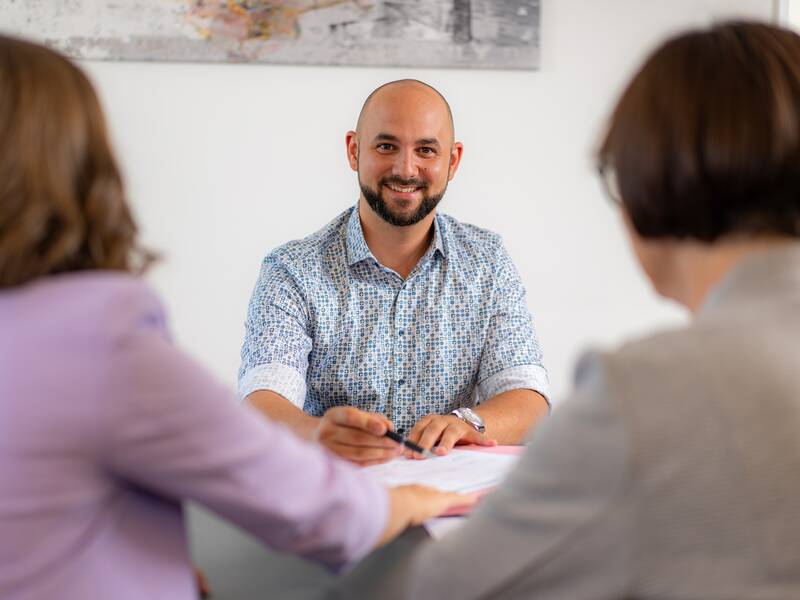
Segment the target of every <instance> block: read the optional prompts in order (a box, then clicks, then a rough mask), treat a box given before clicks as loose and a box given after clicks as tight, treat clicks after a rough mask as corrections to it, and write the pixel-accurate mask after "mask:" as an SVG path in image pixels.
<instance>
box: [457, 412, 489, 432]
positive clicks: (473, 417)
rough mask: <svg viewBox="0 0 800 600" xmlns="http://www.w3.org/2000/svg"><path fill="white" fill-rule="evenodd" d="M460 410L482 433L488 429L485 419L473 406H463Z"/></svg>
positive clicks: (466, 419)
mask: <svg viewBox="0 0 800 600" xmlns="http://www.w3.org/2000/svg"><path fill="white" fill-rule="evenodd" d="M460 412H461V414H462V415H464V420H465V421H467V422H468V423H469V424H470V425H472V426H473V427H474V428H475V429H477V430H478V431H479V432H480V433H483V432H484V431H485V430H486V425H485V424H484V422H483V419H482V418H481V416H480V415H479V414H478V413H476V412H475V411H474V410H472V409H471V408H462V409H460Z"/></svg>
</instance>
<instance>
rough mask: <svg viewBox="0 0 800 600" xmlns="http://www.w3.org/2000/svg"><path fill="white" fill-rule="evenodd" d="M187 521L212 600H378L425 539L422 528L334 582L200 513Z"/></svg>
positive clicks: (196, 511) (309, 565)
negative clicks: (353, 599) (376, 599)
mask: <svg viewBox="0 0 800 600" xmlns="http://www.w3.org/2000/svg"><path fill="white" fill-rule="evenodd" d="M188 517H189V539H190V541H191V548H192V557H193V559H194V561H195V564H196V566H197V567H199V568H200V569H202V570H203V572H204V573H205V574H206V577H207V579H208V582H209V585H210V587H211V591H212V594H213V598H214V600H259V599H262V598H263V599H265V600H266V599H268V598H269V599H280V600H321V599H323V598H331V599H332V598H336V599H342V600H344V599H346V598H380V597H381V596H382V595H383V594H381V593H380V590H381V589H384V590H385V589H386V586H391V587H394V586H392V584H391V573H390V572H391V571H394V570H395V567H397V566H399V565H400V564H401V563H403V562H404V559H405V558H407V557H408V556H410V555H411V553H412V551H413V549H414V548H415V547H416V546H417V545H419V544H420V543H421V542H423V541H424V540H426V539H428V534H427V532H426V531H425V530H424V529H423V528H421V527H417V528H414V529H411V530H409V531H407V532H406V533H404V534H403V535H401V536H400V537H399V538H398V539H396V540H395V541H394V542H392V543H391V544H388V545H387V546H385V547H383V548H380V549H379V550H377V551H375V552H373V553H372V554H370V555H369V556H367V558H366V559H364V560H363V561H362V562H361V563H359V564H358V565H357V566H356V567H355V568H354V569H353V570H352V571H350V572H349V573H347V575H346V576H344V577H340V578H337V577H335V576H334V575H332V574H330V573H329V572H328V571H326V570H325V569H324V568H322V567H320V566H318V565H315V564H314V563H311V562H308V561H305V560H302V559H299V558H296V557H293V556H287V555H284V554H278V553H276V552H273V551H271V550H269V549H268V548H266V547H265V546H263V545H262V544H261V543H260V542H258V541H256V540H255V539H253V538H251V537H250V536H248V535H246V534H244V533H242V532H241V531H240V530H239V529H237V528H236V527H234V526H233V525H230V524H228V523H227V522H225V521H223V520H222V519H219V518H218V517H216V516H215V515H213V514H211V513H208V512H206V511H205V510H203V509H201V508H198V507H196V506H190V508H189V511H188ZM398 572H399V571H398Z"/></svg>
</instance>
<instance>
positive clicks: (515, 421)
mask: <svg viewBox="0 0 800 600" xmlns="http://www.w3.org/2000/svg"><path fill="white" fill-rule="evenodd" d="M548 410H549V409H548V404H547V400H545V399H544V396H542V395H541V394H539V393H538V392H534V391H533V390H527V389H519V390H509V391H507V392H503V393H502V394H497V396H494V397H492V398H489V400H487V401H486V402H483V403H481V404H480V405H479V406H477V407H476V408H475V412H477V413H478V414H479V415H480V416H481V418H483V421H484V423H485V424H486V436H487V437H489V438H492V439H495V440H497V443H498V444H519V443H521V442H522V440H523V439H524V438H525V436H526V434H527V433H528V431H530V430H531V429H532V428H533V427H535V426H536V425H537V424H538V423H539V422H540V421H541V420H542V419H544V417H546V416H547V413H548Z"/></svg>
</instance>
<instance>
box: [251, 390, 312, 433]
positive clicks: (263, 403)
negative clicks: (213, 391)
mask: <svg viewBox="0 0 800 600" xmlns="http://www.w3.org/2000/svg"><path fill="white" fill-rule="evenodd" d="M245 402H247V404H249V405H250V406H252V407H253V408H255V409H256V410H257V411H258V412H260V413H262V414H263V415H265V416H267V417H269V418H270V419H272V420H273V421H275V422H277V423H282V424H284V425H286V426H287V427H288V428H289V429H291V430H292V431H294V432H295V433H296V434H297V435H299V436H300V437H302V438H305V439H307V440H313V439H314V436H315V434H316V431H317V426H318V425H319V420H320V419H319V417H312V416H310V415H307V414H306V413H304V412H303V411H302V410H300V409H299V408H297V407H296V406H295V405H294V404H292V403H291V402H289V401H288V400H287V399H286V398H284V397H283V396H281V395H280V394H276V393H275V392H271V391H269V390H258V391H256V392H253V393H252V394H250V395H249V396H247V398H246V399H245Z"/></svg>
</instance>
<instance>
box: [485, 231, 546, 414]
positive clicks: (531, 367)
mask: <svg viewBox="0 0 800 600" xmlns="http://www.w3.org/2000/svg"><path fill="white" fill-rule="evenodd" d="M495 264H496V275H495V288H494V294H493V296H492V300H491V302H492V304H491V306H492V316H491V318H490V321H489V330H488V333H487V336H486V342H485V344H484V348H483V352H482V355H481V364H480V367H479V370H478V398H479V399H480V400H488V399H489V398H491V397H493V396H496V395H497V394H502V393H503V392H507V391H510V390H515V389H530V390H534V391H536V392H538V393H540V394H541V395H542V396H544V398H545V399H546V400H547V402H548V403H551V401H550V383H549V379H548V376H547V370H546V369H545V367H544V365H543V362H542V351H541V348H540V346H539V340H538V338H537V337H536V332H535V330H534V328H533V319H532V318H531V314H530V312H529V311H528V306H527V303H526V300H525V287H524V286H523V285H522V280H521V279H520V276H519V273H518V272H517V269H516V268H515V267H514V263H513V262H512V261H511V257H510V256H509V255H508V252H506V250H505V248H504V247H503V245H502V244H501V243H500V242H499V241H498V250H497V255H496V258H495Z"/></svg>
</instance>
